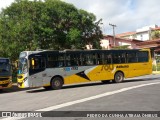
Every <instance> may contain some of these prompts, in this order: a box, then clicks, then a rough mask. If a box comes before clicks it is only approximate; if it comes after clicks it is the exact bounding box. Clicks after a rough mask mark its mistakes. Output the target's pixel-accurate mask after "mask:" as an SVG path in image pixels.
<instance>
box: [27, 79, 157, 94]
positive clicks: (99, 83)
mask: <svg viewBox="0 0 160 120" xmlns="http://www.w3.org/2000/svg"><path fill="white" fill-rule="evenodd" d="M158 78H159V77H156V78H144V79H137V78H136V79H135V78H133V79H129V80H124V81H123V82H122V83H113V82H110V83H107V84H123V83H129V82H141V81H152V80H157V79H158ZM107 84H106V85H107ZM97 85H104V83H101V82H96V83H83V84H76V85H67V86H63V88H62V89H60V90H63V89H71V88H77V87H88V86H97ZM47 91H52V90H45V89H38V90H35V89H34V90H29V91H27V92H28V93H36V92H47Z"/></svg>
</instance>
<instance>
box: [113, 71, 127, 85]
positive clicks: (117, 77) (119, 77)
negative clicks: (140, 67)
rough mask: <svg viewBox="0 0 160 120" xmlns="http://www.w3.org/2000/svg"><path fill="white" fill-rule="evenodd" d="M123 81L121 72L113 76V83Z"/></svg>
mask: <svg viewBox="0 0 160 120" xmlns="http://www.w3.org/2000/svg"><path fill="white" fill-rule="evenodd" d="M123 80H124V74H123V73H122V72H116V74H115V75H114V80H113V82H114V83H120V82H122V81H123Z"/></svg>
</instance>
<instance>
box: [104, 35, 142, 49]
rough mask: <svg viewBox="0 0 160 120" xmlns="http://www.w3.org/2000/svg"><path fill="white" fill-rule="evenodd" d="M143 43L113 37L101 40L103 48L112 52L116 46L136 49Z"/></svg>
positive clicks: (105, 36) (107, 36)
mask: <svg viewBox="0 0 160 120" xmlns="http://www.w3.org/2000/svg"><path fill="white" fill-rule="evenodd" d="M140 42H142V41H140V40H136V39H124V38H118V37H115V40H114V37H113V36H112V35H104V36H103V39H102V40H101V46H102V48H103V49H107V50H110V49H112V48H113V47H116V46H128V48H130V49H136V48H137V46H136V44H138V43H140Z"/></svg>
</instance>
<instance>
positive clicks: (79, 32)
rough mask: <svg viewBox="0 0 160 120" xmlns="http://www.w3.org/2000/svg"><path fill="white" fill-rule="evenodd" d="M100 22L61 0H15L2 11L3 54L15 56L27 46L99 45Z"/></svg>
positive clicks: (0, 36)
mask: <svg viewBox="0 0 160 120" xmlns="http://www.w3.org/2000/svg"><path fill="white" fill-rule="evenodd" d="M101 22H102V20H99V21H96V16H95V15H94V14H92V13H88V12H86V11H84V10H78V9H77V8H76V7H75V6H73V5H72V4H68V3H65V2H62V1H60V0H45V1H42V0H34V1H30V0H16V1H15V2H14V3H12V4H11V6H9V7H7V8H5V9H3V10H2V12H1V13H0V55H1V56H3V57H9V58H11V59H12V60H16V59H17V58H18V55H19V53H20V52H21V51H24V50H36V49H38V48H40V49H70V48H72V47H73V46H74V48H76V49H81V48H84V47H85V45H87V44H92V45H93V48H100V44H99V41H100V39H101V38H102V31H101V29H100V26H99V25H100V24H101Z"/></svg>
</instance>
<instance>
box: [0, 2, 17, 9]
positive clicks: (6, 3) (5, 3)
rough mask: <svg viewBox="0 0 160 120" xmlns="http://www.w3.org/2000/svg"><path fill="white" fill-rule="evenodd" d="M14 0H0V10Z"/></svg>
mask: <svg viewBox="0 0 160 120" xmlns="http://www.w3.org/2000/svg"><path fill="white" fill-rule="evenodd" d="M12 2H14V0H0V10H1V9H2V8H6V7H7V6H9V5H10V4H11V3H12Z"/></svg>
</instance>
